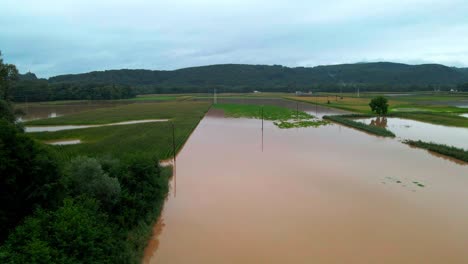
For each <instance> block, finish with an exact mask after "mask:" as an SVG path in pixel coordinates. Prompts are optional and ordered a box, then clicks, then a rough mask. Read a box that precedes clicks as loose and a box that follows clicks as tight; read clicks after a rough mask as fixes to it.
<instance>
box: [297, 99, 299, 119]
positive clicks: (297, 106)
mask: <svg viewBox="0 0 468 264" xmlns="http://www.w3.org/2000/svg"><path fill="white" fill-rule="evenodd" d="M296 119H297V121H299V102H296Z"/></svg>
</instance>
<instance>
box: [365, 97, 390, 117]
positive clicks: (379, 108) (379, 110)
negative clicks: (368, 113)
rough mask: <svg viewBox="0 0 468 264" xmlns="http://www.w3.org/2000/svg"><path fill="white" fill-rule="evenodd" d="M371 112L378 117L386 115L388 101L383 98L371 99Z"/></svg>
mask: <svg viewBox="0 0 468 264" xmlns="http://www.w3.org/2000/svg"><path fill="white" fill-rule="evenodd" d="M369 106H370V108H371V110H372V112H374V113H376V114H378V115H386V114H387V112H388V100H387V98H385V97H383V96H378V97H375V98H374V99H372V100H371V101H370V103H369Z"/></svg>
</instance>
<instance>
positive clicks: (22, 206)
mask: <svg viewBox="0 0 468 264" xmlns="http://www.w3.org/2000/svg"><path fill="white" fill-rule="evenodd" d="M59 178H60V170H59V165H58V163H57V161H56V158H55V157H54V155H53V153H52V152H51V151H49V149H48V148H47V147H46V146H44V145H42V144H40V143H38V142H36V141H34V140H33V139H31V138H29V137H28V136H27V135H26V134H24V133H23V132H22V131H21V130H20V129H18V127H17V126H16V125H15V124H13V123H10V122H7V121H6V120H4V119H0V205H1V207H0V226H1V229H0V241H3V240H4V239H5V237H6V235H7V234H8V232H9V231H10V230H11V229H12V228H13V227H14V226H15V225H16V224H17V223H18V222H19V221H21V220H22V219H23V218H24V217H25V216H27V215H29V214H30V213H31V212H32V211H33V209H34V208H35V207H38V206H42V207H46V208H51V207H53V206H54V205H56V204H57V203H59V202H60V200H61V198H60V197H61V193H60V189H61V188H60V184H59Z"/></svg>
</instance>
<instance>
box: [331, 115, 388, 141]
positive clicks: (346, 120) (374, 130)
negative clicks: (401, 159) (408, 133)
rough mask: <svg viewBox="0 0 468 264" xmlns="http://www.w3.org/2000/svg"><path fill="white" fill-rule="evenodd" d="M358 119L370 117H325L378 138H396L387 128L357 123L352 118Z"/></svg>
mask: <svg viewBox="0 0 468 264" xmlns="http://www.w3.org/2000/svg"><path fill="white" fill-rule="evenodd" d="M357 117H369V116H366V115H341V116H324V117H323V119H327V120H331V121H333V122H336V123H339V124H342V125H345V126H349V127H352V128H356V129H358V130H361V131H364V132H367V133H370V134H374V135H377V136H382V137H395V134H393V133H392V132H391V131H389V130H387V129H385V128H382V127H376V126H371V125H366V124H364V123H361V122H357V121H354V120H351V119H350V118H357Z"/></svg>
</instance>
